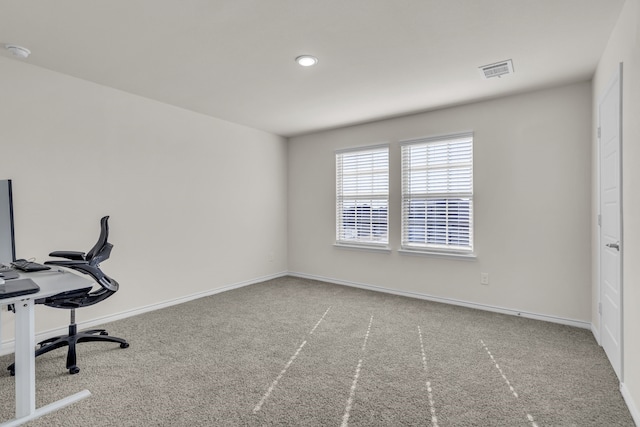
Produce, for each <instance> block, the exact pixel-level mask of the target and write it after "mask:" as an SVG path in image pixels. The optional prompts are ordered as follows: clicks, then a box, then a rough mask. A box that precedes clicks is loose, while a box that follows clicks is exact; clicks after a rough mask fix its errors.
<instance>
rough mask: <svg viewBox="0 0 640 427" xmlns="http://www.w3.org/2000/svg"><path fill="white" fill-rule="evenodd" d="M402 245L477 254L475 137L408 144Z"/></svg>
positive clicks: (404, 160)
mask: <svg viewBox="0 0 640 427" xmlns="http://www.w3.org/2000/svg"><path fill="white" fill-rule="evenodd" d="M402 247H403V248H406V249H413V250H428V251H444V252H446V251H451V252H471V251H473V134H471V133H466V134H459V135H451V136H447V137H442V138H429V139H420V140H413V141H406V142H404V143H403V145H402Z"/></svg>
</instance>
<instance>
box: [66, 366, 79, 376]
mask: <svg viewBox="0 0 640 427" xmlns="http://www.w3.org/2000/svg"><path fill="white" fill-rule="evenodd" d="M78 372H80V368H78V367H77V366H72V367H70V368H69V373H70V374H71V375H74V374H77V373H78Z"/></svg>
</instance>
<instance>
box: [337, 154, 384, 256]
mask: <svg viewBox="0 0 640 427" xmlns="http://www.w3.org/2000/svg"><path fill="white" fill-rule="evenodd" d="M390 151H391V150H390V144H378V145H369V146H365V147H357V148H345V149H340V150H336V151H335V167H336V170H335V177H336V187H335V188H336V194H335V196H336V197H335V201H336V205H335V213H336V217H335V221H336V224H335V226H336V234H335V245H336V246H343V247H353V248H358V247H360V248H364V249H373V250H388V248H389V224H390V222H389V194H390V188H389V169H390V164H389V158H390ZM382 152H384V155H385V156H386V159H384V160H386V162H385V165H384V167H383V168H381V169H377V170H374V169H372V172H371V174H366V173H362V172H357V171H347V172H351V175H352V176H353V175H360V177H363V176H364V177H365V181H367V180H369V182H368V183H367V185H370V186H371V188H372V191H370V192H366V191H362V188H357V191H356V194H351V195H349V194H345V176H348V175H349V173H347V175H345V164H344V161H345V156H346V157H349V156H358V155H360V156H366V155H374V154H375V153H382ZM375 163H376V161H374V160H373V159H371V167H372V168H374V167H375ZM374 174H377V175H380V174H385V179H384V181H385V182H384V183H383V186H382V187H384V188H382V189H381V188H379V187H378V186H379V185H380V183H379V182H375V179H376V178H375V177H374V176H373V175H374ZM367 175H370V176H369V177H368V178H367V177H366V176H367ZM378 178H379V177H378ZM355 185H356V187H358V184H355ZM374 187H376V190H377V191H373V190H374ZM352 190H354V188H352ZM347 193H348V191H347ZM359 201H360V202H370V203H371V206H370V209H371V211H370V214H369V215H368V219H369V220H370V223H369V228H370V233H369V234H368V236H361V237H359V236H358V234H359V233H360V232H359V231H358V230H359V229H358V219H359V217H360V216H359V215H358V204H359ZM374 201H375V202H379V203H381V204H382V208H384V209H386V212H385V214H386V215H385V217H384V218H383V219H384V224H383V228H384V233H383V235H384V238H383V239H374V238H373V234H375V233H374V228H375V225H374V219H378V221H379V217H378V218H376V217H375V214H374V211H373V210H374V208H373V206H374ZM345 202H348V203H351V204H353V205H354V206H353V209H354V215H353V220H354V230H350V232H355V233H356V234H355V236H354V238H351V239H350V238H346V237H345V236H346V235H347V234H349V233H347V232H346V230H345V227H344V224H345V212H344V209H345ZM364 217H365V218H366V217H367V215H365V216H364ZM360 218H362V217H360ZM378 225H379V222H378ZM365 237H368V238H365Z"/></svg>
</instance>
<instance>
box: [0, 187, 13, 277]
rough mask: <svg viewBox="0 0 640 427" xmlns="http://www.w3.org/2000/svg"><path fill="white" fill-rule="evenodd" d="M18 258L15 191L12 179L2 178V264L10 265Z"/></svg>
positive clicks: (0, 231)
mask: <svg viewBox="0 0 640 427" xmlns="http://www.w3.org/2000/svg"><path fill="white" fill-rule="evenodd" d="M15 259H16V242H15V235H14V229H13V193H12V190H11V180H10V179H3V180H0V264H5V265H9V263H11V262H12V261H15Z"/></svg>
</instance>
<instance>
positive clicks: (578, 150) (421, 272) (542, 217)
mask: <svg viewBox="0 0 640 427" xmlns="http://www.w3.org/2000/svg"><path fill="white" fill-rule="evenodd" d="M514 78H515V76H514ZM590 106H591V86H590V84H589V82H585V83H578V84H573V85H569V86H564V87H559V88H554V89H549V90H543V91H538V92H534V93H528V94H523V95H517V96H511V97H507V98H502V99H498V100H492V101H486V102H480V103H476V104H469V105H464V106H460V107H455V108H449V109H445V110H440V111H434V112H428V113H424V114H418V115H413V116H406V117H401V118H396V119H391V120H385V121H380V122H376V123H371V124H365V125H360V126H353V127H348V128H344V129H339V130H333V131H327V132H322V133H317V134H312V135H307V136H301V137H297V138H293V139H291V140H290V141H289V270H290V271H292V272H294V273H298V274H301V275H306V276H312V277H323V278H328V279H332V280H335V281H342V282H347V283H348V282H351V283H359V284H365V285H372V286H380V287H384V288H388V289H391V290H394V291H401V292H406V293H417V294H423V295H430V296H435V297H439V298H449V299H455V300H460V301H465V302H471V303H475V304H483V305H489V306H493V307H502V308H507V309H512V310H515V311H522V312H528V313H533V314H539V315H545V316H552V317H556V318H559V320H566V319H569V320H576V321H578V323H580V322H586V323H584V325H589V322H590V321H591V276H590V253H591V249H590V245H591V242H590V228H589V226H590V203H591V194H590V182H591V170H590V167H591V152H590V141H591V134H590V129H591V126H590V124H591V107H590ZM468 130H472V131H473V132H474V186H475V196H474V206H475V251H476V253H477V259H476V260H475V261H463V260H455V259H442V258H434V257H423V256H408V255H402V254H400V253H398V252H397V251H396V249H398V248H399V246H400V186H401V183H400V167H399V164H400V150H399V144H398V141H401V140H405V139H410V138H416V137H427V136H434V135H443V134H450V133H457V132H461V131H468ZM385 142H389V143H391V150H390V192H391V195H390V246H391V247H392V249H393V251H392V252H391V253H374V252H370V251H361V250H345V249H340V248H336V247H334V246H333V243H334V242H335V157H334V150H336V149H342V148H348V147H358V146H366V145H371V144H379V143H385ZM481 272H487V273H489V275H490V285H489V286H482V285H480V273H481Z"/></svg>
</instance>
